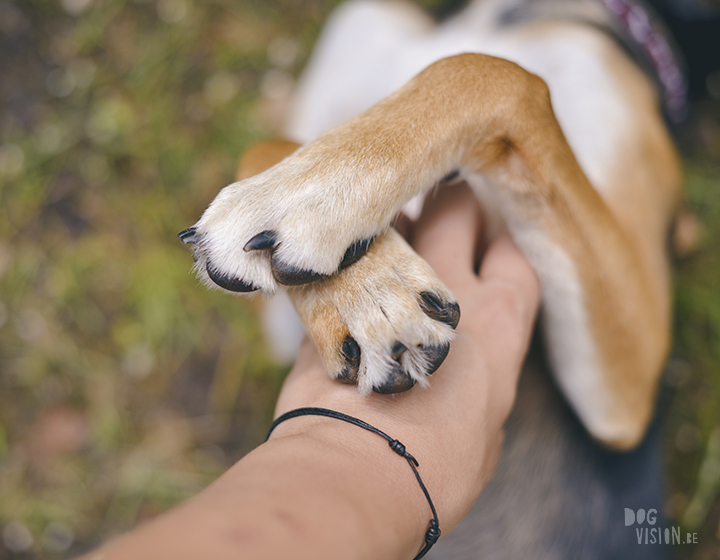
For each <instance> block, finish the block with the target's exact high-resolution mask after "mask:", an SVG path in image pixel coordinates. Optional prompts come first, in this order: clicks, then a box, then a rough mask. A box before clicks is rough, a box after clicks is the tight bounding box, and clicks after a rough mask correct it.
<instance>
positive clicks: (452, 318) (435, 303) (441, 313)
mask: <svg viewBox="0 0 720 560" xmlns="http://www.w3.org/2000/svg"><path fill="white" fill-rule="evenodd" d="M420 299H421V301H420V308H421V309H422V310H423V311H424V312H425V314H426V315H427V316H428V317H430V318H431V319H435V320H436V321H441V322H442V323H446V324H448V325H450V326H451V327H452V328H453V329H454V328H456V327H457V326H458V323H459V322H460V306H459V305H458V304H457V303H455V302H454V301H452V302H449V303H446V304H443V303H442V302H441V301H440V299H439V298H438V297H437V296H436V295H435V294H433V293H431V292H423V293H421V294H420Z"/></svg>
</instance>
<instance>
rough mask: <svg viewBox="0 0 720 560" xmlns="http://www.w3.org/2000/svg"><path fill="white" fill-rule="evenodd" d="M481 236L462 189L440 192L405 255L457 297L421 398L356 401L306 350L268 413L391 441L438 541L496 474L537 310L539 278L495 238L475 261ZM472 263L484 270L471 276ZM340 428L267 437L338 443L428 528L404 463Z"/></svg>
mask: <svg viewBox="0 0 720 560" xmlns="http://www.w3.org/2000/svg"><path fill="white" fill-rule="evenodd" d="M482 230H483V227H482V211H481V209H480V207H479V205H478V203H477V201H476V199H475V197H474V196H473V194H472V193H471V192H470V191H469V190H468V189H467V188H466V187H445V188H443V189H441V190H440V191H439V193H438V194H437V195H436V196H435V197H434V198H433V199H432V200H430V201H429V203H428V204H426V208H425V210H424V212H423V215H422V216H421V218H420V220H419V221H418V223H417V224H416V226H415V228H414V233H413V235H412V237H411V241H412V244H413V246H414V247H415V249H416V251H417V252H418V253H419V254H420V255H421V256H423V257H424V258H425V259H426V260H427V262H428V263H429V264H430V265H431V266H432V267H433V268H434V269H435V271H436V272H437V274H438V275H439V276H440V278H441V279H442V280H443V281H444V282H445V283H446V285H447V286H448V287H449V288H450V289H451V290H452V291H453V292H454V293H455V295H456V296H457V298H458V301H459V303H460V308H461V310H462V318H461V320H460V324H459V326H458V328H457V336H456V339H455V341H454V342H453V345H452V349H451V351H450V354H449V356H448V357H447V359H446V360H445V362H444V363H443V365H442V366H441V367H440V368H439V369H438V370H437V372H436V373H435V374H433V376H432V378H431V380H430V381H431V383H430V387H429V388H427V389H421V388H415V389H413V390H411V391H407V392H405V393H401V394H397V395H391V396H389V395H379V394H371V395H367V396H363V395H360V394H359V393H358V391H357V389H356V388H355V387H352V386H347V385H343V384H340V383H337V382H335V381H332V380H331V379H330V378H329V377H328V376H327V375H326V374H325V372H324V371H323V366H322V363H321V361H320V359H319V357H318V355H317V353H316V351H315V349H314V348H313V347H312V345H311V344H310V343H309V342H308V341H306V342H305V344H304V345H303V348H302V349H301V352H300V356H299V357H298V360H297V363H296V365H295V368H294V369H293V371H292V372H291V374H290V375H289V376H288V379H287V380H286V382H285V385H284V387H283V389H282V392H281V394H280V397H279V399H278V404H277V409H276V415H280V414H282V413H284V412H287V411H289V410H292V409H295V408H300V407H308V406H314V407H323V408H329V409H332V410H336V411H339V412H344V413H346V414H350V415H351V416H355V417H357V418H360V419H362V420H364V421H365V422H368V423H369V424H372V425H373V426H375V427H377V428H379V429H381V430H383V431H384V432H386V433H387V434H389V435H390V436H392V437H394V438H396V439H399V440H400V441H401V442H403V443H404V444H405V446H406V448H407V450H408V452H409V453H411V454H413V455H414V456H415V457H416V458H417V459H418V461H419V463H420V469H419V472H420V474H421V475H422V477H423V480H424V481H425V484H426V486H427V488H428V491H429V492H430V495H431V496H432V498H433V500H434V502H435V505H436V507H437V509H438V514H439V518H440V523H441V528H442V530H443V531H445V532H447V531H448V530H449V529H451V528H452V527H454V526H455V525H456V524H457V523H458V522H459V521H460V519H462V517H463V516H464V515H465V513H466V512H467V511H468V509H469V508H470V507H471V506H472V504H473V503H474V501H475V499H476V498H477V496H478V494H479V493H480V490H481V489H482V487H483V486H484V485H485V483H486V481H487V480H488V478H489V477H490V475H491V474H492V471H493V469H494V467H495V464H496V462H497V459H498V455H499V452H500V448H501V444H502V425H503V423H504V421H505V419H506V418H507V415H508V414H509V412H510V409H511V407H512V403H513V401H514V397H515V390H516V384H517V379H518V375H519V372H520V368H521V366H522V362H523V359H524V356H525V353H526V351H527V347H528V343H529V339H530V335H531V333H532V328H533V324H534V318H535V314H536V311H537V306H538V300H539V286H538V281H537V278H536V276H535V274H534V272H533V271H532V269H531V268H530V265H529V264H528V263H527V261H526V260H525V259H524V257H523V256H522V255H521V254H520V252H519V251H518V249H517V248H516V247H515V246H514V244H513V243H512V241H511V240H510V238H509V237H508V236H507V235H502V236H500V237H498V238H497V239H496V240H494V241H493V242H492V243H491V244H490V245H489V246H488V247H487V249H486V250H485V252H484V254H481V251H480V249H481V247H479V246H478V245H479V243H480V237H481V232H482ZM479 257H482V265H481V267H480V272H479V274H476V273H475V271H474V270H475V263H476V262H477V260H479ZM340 424H343V423H342V422H338V421H336V420H328V419H324V418H323V419H319V418H316V417H302V418H295V419H293V420H291V421H288V422H284V423H283V424H281V425H280V426H278V428H277V430H276V432H275V433H274V434H273V437H274V438H275V437H281V436H283V435H291V434H297V433H302V432H304V431H305V430H311V431H312V432H313V433H320V434H325V435H326V436H327V437H332V438H337V437H338V435H337V433H338V432H340V433H342V436H340V437H342V438H344V440H345V441H346V442H347V444H348V446H349V447H351V448H352V451H353V452H354V453H356V454H357V457H358V459H360V458H362V461H363V462H365V463H367V465H366V468H371V469H372V468H378V469H381V470H384V471H385V476H386V477H387V476H388V473H391V476H393V477H396V478H397V481H398V486H399V487H400V486H402V487H404V488H405V489H404V490H403V491H404V492H406V493H407V492H410V493H411V494H412V495H413V497H417V500H415V501H414V504H413V505H414V507H415V508H416V510H417V511H418V512H419V514H418V515H419V516H420V517H423V518H426V517H427V515H428V514H427V503H426V502H425V501H424V497H423V496H422V494H421V493H420V490H419V489H418V488H414V489H413V486H414V485H415V486H416V484H417V483H416V482H414V479H413V478H412V473H410V471H409V469H408V472H407V473H403V472H402V469H403V468H406V467H403V465H402V463H397V466H388V463H387V462H386V461H389V460H392V459H397V457H393V454H392V453H390V452H389V450H384V449H382V447H372V444H371V443H370V441H372V440H371V439H369V438H372V437H377V436H373V435H372V434H370V435H369V436H366V435H363V434H361V433H360V432H363V431H364V430H361V429H360V428H357V427H354V426H339V425H340ZM320 437H325V436H320ZM334 441H336V439H335V440H334ZM385 455H387V456H385ZM374 462H377V463H378V464H377V465H376V466H375V467H373V463H374ZM358 468H365V467H362V466H361V465H358ZM393 469H394V470H393ZM406 479H407V480H406ZM413 493H414V494H413ZM423 530H424V529H423Z"/></svg>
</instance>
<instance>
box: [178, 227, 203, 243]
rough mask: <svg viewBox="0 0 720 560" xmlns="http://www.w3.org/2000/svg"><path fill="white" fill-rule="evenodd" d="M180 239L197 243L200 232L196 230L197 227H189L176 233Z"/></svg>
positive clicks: (184, 241)
mask: <svg viewBox="0 0 720 560" xmlns="http://www.w3.org/2000/svg"><path fill="white" fill-rule="evenodd" d="M178 237H179V238H180V241H182V242H183V243H197V242H198V241H200V237H201V236H200V234H199V233H198V232H197V228H195V227H194V226H193V227H189V228H187V229H184V230H183V231H181V232H180V233H178Z"/></svg>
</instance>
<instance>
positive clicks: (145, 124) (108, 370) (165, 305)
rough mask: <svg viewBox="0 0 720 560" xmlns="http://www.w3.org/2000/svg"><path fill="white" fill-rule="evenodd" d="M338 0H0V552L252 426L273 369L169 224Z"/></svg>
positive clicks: (703, 209) (713, 242)
mask: <svg viewBox="0 0 720 560" xmlns="http://www.w3.org/2000/svg"><path fill="white" fill-rule="evenodd" d="M338 3H339V1H338V0H306V1H301V0H273V1H268V2H264V1H262V0H203V1H202V2H201V1H199V0H133V1H130V0H59V1H58V0H16V1H8V0H0V102H1V103H2V111H1V112H0V216H1V219H0V559H2V558H16V557H17V558H33V557H37V558H49V559H52V558H67V557H71V556H73V555H75V554H77V553H79V552H81V551H84V550H86V549H87V548H88V547H90V546H93V545H95V544H97V543H98V542H99V541H100V540H103V539H106V538H108V537H110V536H112V535H115V534H117V533H119V532H121V531H123V530H126V529H127V528H128V527H130V526H132V525H133V524H135V523H136V522H137V521H138V520H142V519H145V518H149V517H152V516H153V515H155V514H157V513H158V512H159V511H162V510H164V509H166V508H168V507H169V506H171V505H173V504H175V503H177V502H179V501H181V500H182V499H184V498H186V497H188V496H190V495H192V494H193V493H195V492H197V491H198V490H199V489H200V488H202V487H203V486H204V485H206V484H207V483H208V482H209V481H211V480H213V479H214V478H215V477H216V476H217V475H218V474H220V473H221V472H222V471H223V470H224V469H225V468H227V466H228V465H229V464H231V463H232V462H234V461H235V460H237V459H238V458H239V457H240V456H242V455H243V454H244V453H245V452H247V451H248V450H249V449H251V448H252V447H254V446H255V445H257V443H259V442H260V441H261V439H262V437H263V436H264V430H265V429H266V428H267V426H268V425H269V420H270V418H271V415H272V407H273V403H274V398H275V395H276V393H277V390H278V388H279V384H280V382H281V380H282V376H283V375H284V371H283V370H282V368H278V367H277V366H273V365H272V364H271V363H270V361H269V360H268V358H267V355H266V353H265V351H264V347H263V344H262V341H261V338H260V335H259V332H258V330H257V327H256V321H255V319H254V314H253V311H252V305H251V303H248V301H247V300H245V299H240V298H237V299H233V298H229V297H228V296H226V295H222V294H219V293H214V292H210V291H208V290H206V289H204V288H201V287H199V286H198V283H197V281H196V280H195V278H194V277H193V275H192V274H190V272H189V270H190V267H191V264H192V260H191V256H190V252H189V251H188V250H187V249H186V248H184V247H183V246H182V245H181V243H180V242H179V241H178V240H177V239H176V234H177V233H178V231H180V230H181V229H183V228H185V227H187V226H188V225H190V224H192V223H193V222H194V221H195V220H196V219H197V218H198V217H199V215H200V213H201V212H202V210H203V209H204V208H205V206H206V205H207V203H208V202H209V201H210V200H211V199H212V197H213V196H214V194H215V193H216V192H217V190H218V189H219V188H220V187H222V186H223V185H225V184H227V183H229V182H231V181H232V179H233V175H234V169H235V162H236V158H237V156H238V154H239V153H241V151H242V150H243V149H244V148H245V147H246V146H247V145H248V144H249V143H250V142H252V141H254V140H256V139H259V138H262V137H264V136H267V135H270V134H271V133H272V130H273V128H275V127H277V126H278V124H279V120H278V119H279V117H278V115H282V113H283V108H284V106H285V103H286V102H287V97H288V95H289V93H290V91H291V89H292V85H293V80H294V77H295V76H296V75H297V73H298V72H299V70H300V68H301V67H302V65H303V63H304V60H305V59H306V57H307V55H308V53H309V52H310V49H311V46H312V44H313V42H314V40H315V38H316V36H317V33H318V30H319V28H320V24H321V22H322V21H323V20H324V19H325V17H326V16H327V14H328V13H329V11H330V10H331V9H332V8H333V7H334V6H335V5H336V4H338ZM424 4H425V5H426V6H427V7H431V8H433V7H437V6H441V5H442V4H443V2H441V1H439V0H438V1H436V0H426V1H425V2H424ZM702 114H709V115H710V116H709V117H707V119H705V120H703V121H702V122H701V123H695V129H693V130H696V129H697V128H698V127H699V128H701V129H702V131H701V132H702V134H700V138H701V140H700V141H697V140H693V142H692V143H691V144H688V145H689V146H690V147H689V149H688V153H689V154H690V155H689V158H690V159H689V161H690V164H689V165H688V192H687V205H688V207H689V208H690V209H692V210H693V211H694V212H695V214H696V215H697V216H698V218H699V220H700V224H701V230H702V233H703V235H702V238H701V245H700V248H699V250H697V251H696V252H695V253H694V254H692V255H691V256H688V257H685V258H684V259H682V260H681V261H680V262H679V263H678V276H677V287H676V301H677V306H676V340H677V343H676V348H675V351H674V353H673V359H672V360H671V362H670V366H669V368H668V384H669V385H670V386H671V389H670V390H669V394H670V396H669V398H668V399H667V404H666V410H667V415H668V418H669V420H668V426H667V429H666V434H667V438H666V439H667V448H668V455H669V457H670V459H669V468H670V473H671V474H670V484H671V489H670V492H669V500H668V511H669V513H670V515H671V516H672V517H673V519H678V520H681V519H682V520H683V522H684V523H685V525H686V526H687V527H688V528H692V530H697V531H698V532H699V542H700V543H702V546H697V547H695V548H693V549H692V550H688V551H687V556H683V555H684V554H685V552H684V551H677V554H678V556H677V557H678V558H681V557H682V558H685V557H688V558H712V557H715V556H713V555H712V554H714V553H713V552H710V551H711V550H714V549H715V548H716V547H717V536H718V535H717V533H718V521H719V520H720V506H719V504H720V502H719V501H718V499H717V492H718V486H719V480H720V467H718V465H717V461H718V459H717V456H716V455H717V453H718V452H717V446H718V445H720V443H719V444H712V442H713V441H715V440H714V439H713V438H715V439H717V438H720V435H718V432H717V429H718V425H719V422H718V410H719V409H718V405H717V403H718V398H719V397H720V378H719V377H718V364H720V293H719V292H718V287H719V286H720V261H719V259H720V196H719V195H718V193H719V190H718V187H720V181H719V180H718V176H719V175H718V171H719V169H718V167H719V166H718V155H720V125H719V124H718V123H719V122H720V119H718V118H717V107H716V106H712V107H711V108H710V110H708V111H706V112H705V113H702ZM692 138H694V136H692Z"/></svg>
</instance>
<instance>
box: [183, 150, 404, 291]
mask: <svg viewBox="0 0 720 560" xmlns="http://www.w3.org/2000/svg"><path fill="white" fill-rule="evenodd" d="M298 154H302V155H300V156H299V155H298ZM328 159H335V161H328ZM339 169H341V170H342V173H340V172H338V171H337V170H339ZM370 175H372V174H368V173H367V172H365V173H357V172H356V170H354V169H352V168H349V167H348V165H347V163H346V162H343V158H342V157H338V158H328V157H326V156H323V157H321V156H320V155H318V154H315V153H314V151H313V150H310V151H309V153H307V152H306V153H303V152H302V150H301V152H297V153H296V154H295V155H293V156H291V157H289V158H288V159H286V160H284V161H283V162H281V163H279V164H278V165H276V166H274V167H272V168H270V169H268V170H267V171H265V172H263V173H260V174H258V175H255V176H253V177H251V178H249V179H245V180H244V181H239V182H237V183H233V184H232V185H230V186H228V187H225V188H224V189H223V190H222V191H220V193H219V194H218V196H217V197H216V198H215V200H214V201H213V202H212V203H211V204H210V206H209V207H208V209H207V210H206V211H205V213H204V214H203V216H202V218H201V219H200V221H198V223H197V224H195V226H193V227H192V228H189V229H188V230H185V231H184V232H182V233H181V234H180V238H181V239H182V240H183V241H184V242H186V243H192V244H193V245H194V247H193V253H194V257H195V261H196V265H195V267H196V270H197V272H198V274H199V276H200V277H201V278H202V279H203V280H205V281H206V283H208V284H210V283H213V284H216V285H218V286H220V287H221V288H224V289H226V290H229V291H232V292H251V291H255V290H263V291H266V292H274V291H275V290H276V289H277V287H278V284H281V285H286V286H294V285H300V284H306V283H308V282H314V281H316V280H319V279H321V278H325V277H328V276H330V275H332V274H334V273H336V272H337V271H338V270H342V269H343V268H345V267H347V266H349V265H350V264H352V263H354V262H355V261H357V260H358V259H359V258H360V257H361V256H362V255H363V254H364V253H365V251H367V249H368V247H369V246H370V244H371V243H372V240H373V238H374V237H375V235H376V234H377V233H379V232H380V231H382V230H383V229H384V228H385V227H386V226H387V224H388V223H389V221H390V219H391V218H392V217H393V216H394V214H395V213H396V211H397V209H396V208H394V207H393V205H387V204H384V203H383V201H382V200H380V199H381V198H382V196H381V195H380V194H379V193H378V192H377V185H372V184H369V182H370V181H371V180H373V179H372V177H371V176H370Z"/></svg>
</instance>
